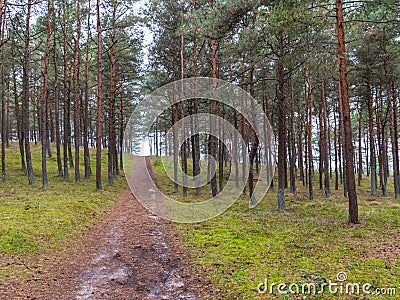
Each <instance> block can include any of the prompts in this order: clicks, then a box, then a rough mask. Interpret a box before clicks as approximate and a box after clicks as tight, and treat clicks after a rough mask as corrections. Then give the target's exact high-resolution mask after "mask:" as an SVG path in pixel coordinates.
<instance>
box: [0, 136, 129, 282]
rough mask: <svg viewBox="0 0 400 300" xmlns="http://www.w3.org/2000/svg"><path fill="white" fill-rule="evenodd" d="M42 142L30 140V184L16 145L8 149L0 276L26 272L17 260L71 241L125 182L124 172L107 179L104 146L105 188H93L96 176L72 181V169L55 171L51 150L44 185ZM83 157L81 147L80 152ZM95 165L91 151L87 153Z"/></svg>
mask: <svg viewBox="0 0 400 300" xmlns="http://www.w3.org/2000/svg"><path fill="white" fill-rule="evenodd" d="M40 151H41V149H40V145H39V144H38V145H33V144H32V158H33V169H34V173H35V184H33V185H28V180H27V177H26V176H25V175H24V174H23V172H22V169H21V161H20V156H19V150H18V145H17V144H15V143H13V144H11V145H10V147H9V148H7V149H6V182H5V183H0V279H2V280H7V279H8V278H11V277H13V278H15V276H24V273H29V267H28V266H24V265H21V264H20V263H17V264H15V263H12V262H10V261H8V260H10V258H12V259H13V260H14V259H16V260H18V261H22V262H23V261H25V259H28V257H29V260H32V259H33V260H34V259H35V258H38V257H39V256H41V255H46V254H48V253H53V254H54V253H56V252H57V251H58V250H60V249H62V248H64V247H68V246H71V245H72V244H73V241H76V240H78V238H79V237H80V236H81V235H82V234H83V233H84V232H85V231H86V230H87V229H88V228H90V227H91V226H92V225H93V223H94V222H95V221H96V220H97V219H98V218H99V217H100V216H101V214H102V213H103V212H104V211H105V210H106V209H107V208H109V207H110V206H111V205H112V204H113V203H114V201H115V200H116V199H118V195H119V194H120V193H121V192H122V191H123V190H124V189H125V188H126V181H125V178H124V177H123V175H119V176H118V178H116V179H115V181H114V185H108V184H107V165H106V164H107V153H106V152H103V157H102V163H103V168H102V171H103V188H104V189H103V190H102V191H96V188H95V187H96V185H95V178H94V177H95V176H94V174H93V175H92V176H91V179H89V180H87V179H84V178H83V172H84V166H83V161H82V165H81V176H82V179H81V182H79V183H76V182H75V175H74V169H73V168H71V169H70V173H69V178H70V179H69V180H68V181H65V180H64V179H63V178H60V177H58V172H57V162H56V157H55V151H54V149H53V157H52V158H49V159H48V160H47V165H48V180H49V187H48V188H47V189H42V187H41V186H42V184H41V181H42V179H41V160H40V157H41V156H40V155H41V154H40ZM81 158H83V152H82V154H81ZM91 163H92V165H91V167H92V170H93V172H94V170H95V153H94V151H93V152H92V153H91Z"/></svg>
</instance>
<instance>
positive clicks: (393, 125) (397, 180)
mask: <svg viewBox="0 0 400 300" xmlns="http://www.w3.org/2000/svg"><path fill="white" fill-rule="evenodd" d="M383 53H384V70H385V84H386V95H387V102H388V107H389V108H388V110H389V111H388V121H389V131H390V140H391V144H392V147H391V148H392V158H393V162H392V165H393V181H394V182H393V183H394V195H395V198H396V199H397V198H399V197H400V177H399V136H398V129H397V127H398V123H397V101H396V98H395V97H392V91H391V83H390V78H389V61H388V60H389V57H388V54H387V49H386V27H384V28H383Z"/></svg>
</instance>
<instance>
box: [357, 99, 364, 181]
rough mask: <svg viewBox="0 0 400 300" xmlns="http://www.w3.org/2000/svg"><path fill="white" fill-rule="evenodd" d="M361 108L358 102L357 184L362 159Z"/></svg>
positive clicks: (361, 169)
mask: <svg viewBox="0 0 400 300" xmlns="http://www.w3.org/2000/svg"><path fill="white" fill-rule="evenodd" d="M362 129H363V128H362V108H361V103H359V108H358V186H361V182H362V177H363V159H362V152H363V151H362V150H363V149H362Z"/></svg>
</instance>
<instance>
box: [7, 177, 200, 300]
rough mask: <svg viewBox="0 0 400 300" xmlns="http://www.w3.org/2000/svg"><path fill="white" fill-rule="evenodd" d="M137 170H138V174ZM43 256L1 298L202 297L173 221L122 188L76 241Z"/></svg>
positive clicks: (194, 299)
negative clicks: (38, 267)
mask: <svg viewBox="0 0 400 300" xmlns="http://www.w3.org/2000/svg"><path fill="white" fill-rule="evenodd" d="M139 176H140V175H139ZM76 250H77V251H75V254H71V251H68V250H66V251H65V253H61V255H59V256H58V257H55V258H50V259H46V260H47V262H46V264H47V265H48V266H49V265H50V267H46V268H44V270H43V271H42V272H41V274H35V279H34V280H29V281H26V282H14V284H13V285H10V286H9V288H8V292H7V293H6V295H2V293H1V288H0V298H1V299H22V298H24V299H77V300H84V299H101V300H103V299H104V300H105V299H113V300H114V299H118V300H119V299H138V300H139V299H140V300H144V299H150V300H151V299H154V300H155V299H157V300H159V299H171V300H198V299H206V298H205V296H204V295H203V293H204V286H205V284H204V282H203V279H201V278H200V277H199V276H198V275H197V274H195V272H194V270H192V268H191V266H190V264H189V263H188V260H187V259H186V257H185V255H184V249H183V246H182V243H181V241H180V239H179V237H178V235H177V233H176V228H175V225H174V224H172V223H171V222H168V221H165V220H163V219H160V218H158V217H157V216H154V215H152V214H151V213H150V212H149V211H147V210H146V209H144V208H143V207H142V206H141V205H140V204H139V202H138V201H137V200H136V199H135V198H134V197H133V195H132V193H131V192H130V190H129V189H127V190H126V191H125V192H124V193H123V194H122V195H121V197H120V199H119V200H118V201H117V202H116V203H115V205H114V206H113V207H112V209H111V210H110V211H109V212H108V213H106V214H105V215H104V216H103V218H102V220H101V221H100V222H99V223H98V224H96V225H95V226H94V227H93V228H92V229H91V230H90V232H89V233H88V234H87V235H86V236H85V237H84V239H83V242H82V243H81V244H80V245H78V248H77V249H76Z"/></svg>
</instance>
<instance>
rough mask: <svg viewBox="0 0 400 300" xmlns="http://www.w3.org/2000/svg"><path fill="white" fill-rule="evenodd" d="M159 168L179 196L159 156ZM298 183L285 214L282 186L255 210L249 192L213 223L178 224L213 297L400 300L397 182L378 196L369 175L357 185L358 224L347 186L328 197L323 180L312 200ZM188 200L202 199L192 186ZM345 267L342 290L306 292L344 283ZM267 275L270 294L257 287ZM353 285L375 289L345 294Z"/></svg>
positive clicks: (168, 189) (162, 182)
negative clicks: (351, 220) (282, 286)
mask: <svg viewBox="0 0 400 300" xmlns="http://www.w3.org/2000/svg"><path fill="white" fill-rule="evenodd" d="M152 165H153V171H154V173H155V175H156V177H157V180H158V183H159V186H160V187H161V189H162V190H163V191H164V192H165V193H166V194H169V195H171V196H173V197H175V198H176V199H180V198H181V194H180V193H181V191H180V193H177V194H175V195H174V194H173V185H172V183H171V182H170V180H169V178H168V177H167V176H166V174H165V172H164V171H163V168H162V164H160V163H159V159H157V158H153V159H152ZM316 178H317V176H316ZM297 186H298V195H297V196H294V195H291V194H289V193H288V192H287V193H286V206H287V209H286V211H285V212H284V213H280V212H279V211H278V210H277V197H276V193H277V191H276V188H271V189H270V190H269V192H268V193H267V194H266V196H265V198H264V199H263V200H262V201H261V203H260V204H259V205H258V206H257V207H256V208H254V209H249V207H248V196H242V197H241V198H240V199H239V200H238V201H237V202H236V203H235V204H234V205H233V206H232V207H231V208H230V209H229V210H228V211H227V212H225V213H224V214H222V215H220V216H218V217H216V218H214V219H212V220H209V221H206V222H203V223H198V224H180V225H179V226H178V229H179V232H180V234H181V236H182V237H183V240H184V241H185V245H186V248H187V249H188V251H189V253H190V255H191V257H192V258H193V260H194V262H195V264H196V265H197V267H198V269H199V271H200V272H202V273H203V274H205V276H208V277H209V279H210V280H211V283H212V287H211V290H212V291H211V292H212V295H213V296H212V299H365V298H364V297H368V299H400V279H399V278H400V200H396V199H394V198H393V196H392V192H393V191H392V189H393V187H392V186H389V195H388V196H386V197H382V196H378V197H372V196H370V195H369V181H368V178H367V177H366V178H364V179H363V181H362V186H361V187H359V188H358V194H359V195H358V200H359V213H360V222H361V224H360V225H356V226H353V225H349V224H348V222H347V210H348V202H347V199H345V198H344V197H343V191H342V189H341V187H340V190H339V191H335V190H334V189H333V188H334V185H333V182H332V196H331V197H330V198H329V199H327V198H326V197H325V196H324V193H323V191H320V190H319V189H318V187H319V186H318V182H317V179H316V182H315V185H314V187H316V188H315V200H313V201H310V200H308V194H307V190H306V188H305V187H303V186H302V184H301V183H300V182H297ZM208 189H209V186H206V187H203V188H202V192H203V196H201V197H202V199H205V198H207V197H209V195H210V192H209V190H208ZM185 201H199V200H198V199H196V197H195V196H194V192H193V191H190V192H189V198H188V199H186V200H185ZM340 272H345V273H346V275H347V280H346V281H345V282H344V283H343V285H342V286H343V292H342V293H340V289H338V291H337V292H336V293H330V292H329V290H328V288H325V293H324V294H320V295H314V294H313V293H307V290H308V289H307V287H305V291H306V293H304V294H303V293H302V292H301V288H302V285H303V284H304V283H309V284H310V283H311V284H314V285H315V286H316V287H317V291H320V290H321V289H318V287H320V288H321V287H322V285H323V284H324V283H328V282H329V280H330V281H331V282H332V283H339V285H338V287H339V288H340V281H338V280H337V278H336V277H337V274H338V273H340ZM266 280H267V283H268V285H269V286H268V289H267V291H266V293H259V291H258V285H259V284H260V283H264V282H265V281H266ZM272 283H276V284H278V283H286V290H287V292H289V290H288V286H289V285H290V284H292V283H296V284H297V286H299V288H300V292H299V293H289V294H286V295H283V294H280V293H279V292H278V290H277V286H274V287H273V289H272V290H273V293H272V294H271V293H270V288H271V284H272ZM347 283H359V285H360V287H362V285H363V284H365V283H368V284H371V286H372V287H371V288H369V289H368V291H371V292H372V294H370V295H363V294H362V290H361V291H360V295H359V296H357V295H354V294H351V291H352V290H351V286H349V293H348V294H346V292H345V291H346V284H347ZM377 288H387V289H388V288H393V289H388V290H381V291H382V292H383V293H385V292H386V293H390V294H393V293H394V292H393V291H395V293H396V295H378V294H379V290H378V291H377V290H376V289H377ZM260 289H261V291H262V290H263V289H264V286H260ZM332 290H333V291H335V289H334V287H333V286H332ZM292 291H296V285H293V286H292ZM262 292H263V291H262ZM210 299H211V298H210Z"/></svg>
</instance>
